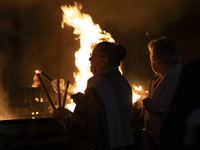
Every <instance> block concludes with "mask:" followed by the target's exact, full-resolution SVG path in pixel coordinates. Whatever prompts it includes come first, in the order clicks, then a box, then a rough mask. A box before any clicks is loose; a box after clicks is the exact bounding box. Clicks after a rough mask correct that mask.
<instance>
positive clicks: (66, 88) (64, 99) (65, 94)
mask: <svg viewBox="0 0 200 150" xmlns="http://www.w3.org/2000/svg"><path fill="white" fill-rule="evenodd" d="M68 87H69V80H67V84H66V85H65V93H64V97H63V105H62V107H63V108H64V107H65V102H66V96H67V90H68Z"/></svg>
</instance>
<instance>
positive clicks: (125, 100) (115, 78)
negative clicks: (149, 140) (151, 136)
mask: <svg viewBox="0 0 200 150" xmlns="http://www.w3.org/2000/svg"><path fill="white" fill-rule="evenodd" d="M131 109H132V90H131V87H130V85H129V83H128V81H127V80H126V79H125V77H124V76H123V75H121V73H120V72H119V70H118V68H113V67H112V68H106V69H105V70H102V71H101V72H100V73H99V74H97V75H95V76H93V77H91V78H90V79H89V80H88V85H87V88H86V90H85V96H84V97H83V98H82V99H81V100H80V101H79V102H78V104H77V106H76V108H75V111H74V114H73V115H72V119H71V121H72V123H73V125H75V126H76V127H79V128H80V129H83V128H85V130H86V134H85V135H86V136H87V137H88V136H89V137H90V136H91V139H92V143H93V144H94V145H95V149H112V148H117V147H120V146H126V145H131V144H133V143H134V141H133V135H132V131H131V127H130V121H131ZM88 127H89V129H90V131H91V132H90V133H91V134H90V135H88V133H89V132H88Z"/></svg>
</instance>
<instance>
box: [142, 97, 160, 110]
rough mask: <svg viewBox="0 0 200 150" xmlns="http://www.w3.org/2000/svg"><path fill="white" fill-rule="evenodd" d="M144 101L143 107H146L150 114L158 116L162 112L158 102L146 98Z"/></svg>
mask: <svg viewBox="0 0 200 150" xmlns="http://www.w3.org/2000/svg"><path fill="white" fill-rule="evenodd" d="M142 101H143V105H144V106H145V109H146V110H147V111H148V112H150V113H152V114H156V113H158V111H159V110H160V106H159V105H158V104H157V103H156V102H154V101H153V100H152V99H150V98H145V99H144V100H142Z"/></svg>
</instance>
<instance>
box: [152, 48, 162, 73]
mask: <svg viewBox="0 0 200 150" xmlns="http://www.w3.org/2000/svg"><path fill="white" fill-rule="evenodd" d="M150 60H151V68H152V70H153V72H154V73H156V74H157V75H158V76H159V74H160V63H159V60H157V59H153V51H150Z"/></svg>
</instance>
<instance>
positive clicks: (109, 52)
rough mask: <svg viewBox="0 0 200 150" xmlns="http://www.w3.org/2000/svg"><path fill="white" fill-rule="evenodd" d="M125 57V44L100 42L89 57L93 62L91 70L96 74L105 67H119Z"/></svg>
mask: <svg viewBox="0 0 200 150" xmlns="http://www.w3.org/2000/svg"><path fill="white" fill-rule="evenodd" d="M125 57H126V49H125V48H124V47H123V46H121V45H116V44H115V43H110V42H101V43H98V44H97V45H96V46H95V48H94V49H93V52H92V54H91V57H90V58H89V61H90V62H91V66H90V71H91V72H92V73H93V75H96V74H98V73H99V72H100V71H101V70H102V69H103V68H106V67H118V66H119V65H120V62H121V61H122V59H123V58H125Z"/></svg>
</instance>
